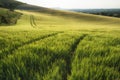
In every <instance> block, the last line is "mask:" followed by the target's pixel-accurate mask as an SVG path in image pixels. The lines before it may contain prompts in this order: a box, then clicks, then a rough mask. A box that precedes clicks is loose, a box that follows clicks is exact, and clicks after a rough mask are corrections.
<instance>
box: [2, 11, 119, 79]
mask: <svg viewBox="0 0 120 80" xmlns="http://www.w3.org/2000/svg"><path fill="white" fill-rule="evenodd" d="M18 12H21V13H23V15H22V17H21V18H20V19H19V21H18V23H17V24H16V25H13V26H0V80H120V72H119V71H120V27H119V26H120V23H119V22H120V19H118V18H112V17H103V16H95V15H90V14H83V13H75V12H65V11H61V12H59V14H58V13H56V14H55V13H54V15H53V14H45V13H40V12H27V11H19V10H18Z"/></svg>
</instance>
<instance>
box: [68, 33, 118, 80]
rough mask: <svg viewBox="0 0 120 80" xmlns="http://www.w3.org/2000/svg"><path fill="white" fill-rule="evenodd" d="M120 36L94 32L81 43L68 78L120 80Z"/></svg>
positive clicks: (79, 79)
mask: <svg viewBox="0 0 120 80" xmlns="http://www.w3.org/2000/svg"><path fill="white" fill-rule="evenodd" d="M119 71H120V37H119V36H118V35H114V34H113V33H112V34H111V33H109V34H106V33H104V35H103V34H92V35H89V36H87V37H86V38H85V39H84V40H83V41H82V42H81V43H80V44H79V45H78V48H77V50H76V52H75V57H74V60H73V62H72V70H71V75H70V76H69V78H68V80H119V79H120V72H119Z"/></svg>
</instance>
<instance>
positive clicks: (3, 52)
mask: <svg viewBox="0 0 120 80" xmlns="http://www.w3.org/2000/svg"><path fill="white" fill-rule="evenodd" d="M59 33H62V32H56V33H52V34H47V35H43V36H40V37H37V38H34V39H30V40H28V41H26V42H23V43H21V42H19V43H20V44H16V45H15V44H14V45H13V46H12V45H11V44H10V45H11V46H10V48H8V49H7V50H6V49H5V48H3V50H2V52H1V55H0V59H2V58H3V57H6V56H7V55H9V54H13V53H14V51H15V50H16V49H18V48H20V47H23V46H25V45H28V44H31V43H33V42H36V41H39V40H42V39H45V38H48V37H50V36H55V35H57V34H59Z"/></svg>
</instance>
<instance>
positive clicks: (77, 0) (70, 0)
mask: <svg viewBox="0 0 120 80" xmlns="http://www.w3.org/2000/svg"><path fill="white" fill-rule="evenodd" d="M18 1H22V2H25V3H29V4H33V5H37V6H43V7H48V8H64V9H73V8H77V9H90V8H120V0H18Z"/></svg>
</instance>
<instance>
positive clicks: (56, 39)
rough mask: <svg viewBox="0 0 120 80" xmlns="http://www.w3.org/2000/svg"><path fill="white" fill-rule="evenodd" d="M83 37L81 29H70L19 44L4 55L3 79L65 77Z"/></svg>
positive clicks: (30, 79)
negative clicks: (75, 48)
mask: <svg viewBox="0 0 120 80" xmlns="http://www.w3.org/2000/svg"><path fill="white" fill-rule="evenodd" d="M83 37H85V35H84V34H82V33H80V32H67V33H61V34H57V35H55V36H51V37H48V38H45V39H43V40H39V41H36V42H34V43H31V44H28V45H25V46H23V47H20V48H19V49H18V50H15V51H14V54H12V55H8V57H6V58H4V59H2V61H1V67H0V71H1V72H0V75H1V77H0V78H1V80H3V79H5V80H7V79H10V80H17V79H21V80H54V79H56V80H61V79H62V80H66V79H67V75H68V74H69V72H68V69H70V68H69V67H70V66H71V65H70V64H71V58H72V55H71V53H72V52H74V51H73V47H74V46H76V45H77V44H76V43H78V41H80V40H81V39H83Z"/></svg>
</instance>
